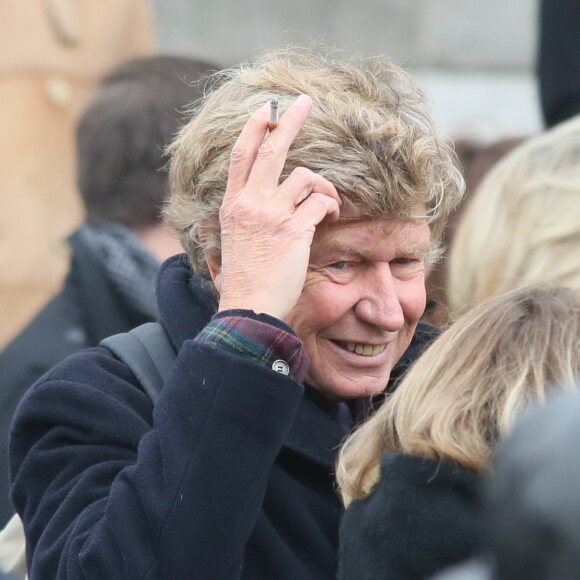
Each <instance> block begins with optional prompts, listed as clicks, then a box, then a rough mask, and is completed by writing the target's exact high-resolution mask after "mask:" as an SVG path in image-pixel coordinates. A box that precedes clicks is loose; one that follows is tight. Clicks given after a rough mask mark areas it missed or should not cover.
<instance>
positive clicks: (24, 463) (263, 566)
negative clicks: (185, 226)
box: [10, 256, 431, 580]
mask: <svg viewBox="0 0 580 580" xmlns="http://www.w3.org/2000/svg"><path fill="white" fill-rule="evenodd" d="M157 294H158V300H159V306H160V312H161V322H162V324H163V325H164V327H165V329H166V330H167V332H168V334H169V336H170V338H171V340H172V342H173V344H174V346H175V347H176V349H177V350H178V352H179V354H178V357H177V361H176V363H175V365H174V368H173V371H172V374H171V376H170V378H169V379H168V380H167V382H166V383H165V385H164V387H163V390H162V392H161V395H160V398H159V401H158V402H157V404H156V406H155V409H153V407H152V404H151V402H150V401H149V399H148V398H147V397H146V395H145V394H144V393H143V392H142V391H141V390H140V389H139V387H138V384H137V383H136V381H135V378H134V376H132V374H131V373H130V372H129V370H128V369H127V368H126V367H125V366H124V365H123V364H122V363H121V362H120V361H119V360H117V359H115V358H114V357H113V356H112V355H111V354H110V353H109V351H107V350H106V349H104V348H103V347H98V348H96V349H90V350H88V351H85V352H83V353H80V354H78V355H75V356H74V357H71V358H69V359H68V360H67V361H65V362H64V363H62V364H61V365H59V366H58V367H57V368H56V369H54V370H52V371H51V372H50V373H49V374H48V375H46V376H45V377H44V378H43V379H42V380H41V381H39V382H38V383H36V385H35V386H34V387H33V388H32V389H31V390H30V391H29V392H28V393H27V395H26V396H25V398H24V400H23V402H22V404H21V406H20V408H19V410H18V412H17V417H16V420H15V425H14V431H13V437H12V442H11V456H10V460H11V471H12V476H13V488H12V491H13V496H12V497H13V501H14V504H15V505H16V507H17V509H18V512H19V513H20V515H21V516H22V517H23V520H24V525H25V529H26V532H27V536H28V550H29V552H28V561H29V566H30V570H31V573H32V578H33V579H34V578H43V579H44V578H51V579H65V578H66V579H71V580H72V579H74V580H81V579H84V578H94V579H97V578H98V579H104V578H106V579H107V580H115V579H117V578H118V579H123V580H131V579H136V578H139V579H141V580H145V579H167V580H169V579H171V580H180V579H184V580H186V579H190V578H200V579H210V580H213V579H221V578H252V579H257V578H264V579H272V578H276V579H281V580H283V579H288V580H290V579H291V580H296V579H298V578H300V579H303V578H304V579H317V578H324V579H330V578H334V577H335V574H336V567H337V545H338V523H339V518H340V516H341V505H340V502H339V499H338V497H337V494H336V492H335V488H334V480H333V469H334V462H335V455H336V449H337V447H338V445H339V444H340V442H341V440H342V438H343V436H344V434H345V433H344V430H343V429H342V428H341V427H340V425H339V424H338V422H337V421H335V420H334V419H333V416H332V409H331V408H329V406H328V404H327V403H325V402H323V401H322V400H321V398H320V397H319V396H318V395H317V393H316V392H315V391H313V390H312V389H311V388H309V387H308V386H306V387H304V386H303V385H301V384H299V383H297V382H295V381H294V380H292V379H290V378H289V377H287V376H284V375H281V374H278V373H275V372H274V371H272V370H271V369H270V368H268V367H266V366H264V365H261V364H259V363H257V362H254V361H252V360H247V359H244V358H242V357H238V356H236V355H232V354H228V353H225V352H224V351H222V350H221V349H218V348H212V347H211V346H210V345H208V344H204V343H199V342H196V341H194V340H192V339H193V338H194V337H195V336H196V335H197V334H198V333H199V331H200V330H201V329H202V328H203V326H204V325H205V324H206V323H207V322H208V321H209V318H210V316H211V314H212V313H213V311H214V309H215V304H214V302H213V299H212V297H211V294H209V293H208V292H206V291H204V290H203V289H202V288H201V284H200V281H199V279H197V278H191V275H190V273H189V269H188V266H187V261H186V259H185V258H184V257H183V256H182V257H176V258H173V259H171V260H169V261H168V262H166V264H165V265H164V266H163V268H162V271H161V274H160V278H159V284H158V289H157ZM421 330H422V331H423V328H422V329H421ZM422 331H421V332H419V333H418V335H417V336H418V338H417V339H416V340H415V343H414V344H413V349H417V348H418V346H419V343H421V342H422V343H425V342H426V341H427V340H428V339H426V338H425V336H424V335H423V332H422ZM427 335H428V337H429V338H430V336H431V333H427Z"/></svg>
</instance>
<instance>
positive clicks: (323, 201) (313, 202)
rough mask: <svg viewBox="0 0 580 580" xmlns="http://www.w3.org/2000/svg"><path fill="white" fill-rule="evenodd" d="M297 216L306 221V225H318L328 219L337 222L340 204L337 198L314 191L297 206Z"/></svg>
mask: <svg viewBox="0 0 580 580" xmlns="http://www.w3.org/2000/svg"><path fill="white" fill-rule="evenodd" d="M295 217H297V218H298V219H301V220H303V221H304V222H305V226H306V227H308V226H314V227H316V226H317V225H318V224H320V222H322V221H324V220H327V221H330V222H335V221H337V220H338V218H339V217H340V205H339V203H338V202H337V201H336V199H334V198H332V197H330V196H328V195H325V194H324V193H319V192H318V191H313V192H312V193H311V194H310V195H309V196H308V197H307V198H306V199H305V200H304V201H303V202H302V203H301V204H300V205H299V206H298V207H297V208H296V213H295Z"/></svg>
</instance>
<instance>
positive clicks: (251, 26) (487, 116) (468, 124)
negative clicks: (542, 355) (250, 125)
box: [152, 0, 539, 140]
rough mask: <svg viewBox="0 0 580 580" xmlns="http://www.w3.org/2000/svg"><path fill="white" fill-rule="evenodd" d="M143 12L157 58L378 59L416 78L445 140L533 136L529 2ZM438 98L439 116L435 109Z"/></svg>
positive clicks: (239, 4)
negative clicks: (333, 53) (268, 52)
mask: <svg viewBox="0 0 580 580" xmlns="http://www.w3.org/2000/svg"><path fill="white" fill-rule="evenodd" d="M152 3H153V7H154V11H155V15H156V20H157V26H158V31H159V38H160V44H161V47H162V49H163V50H165V51H167V52H173V53H181V54H193V55H196V56H199V57H204V58H210V59H213V60H218V61H219V62H220V63H222V64H224V65H228V64H234V63H237V62H239V61H241V60H246V59H251V58H252V56H253V55H255V54H256V52H257V51H259V50H262V49H265V48H271V47H275V46H280V45H281V44H286V43H289V42H297V43H301V44H303V43H309V42H312V41H326V42H330V43H332V44H333V45H336V46H338V47H339V48H347V49H354V50H358V51H360V52H363V53H364V54H368V55H373V54H388V55H390V56H392V57H393V58H394V59H395V60H396V61H397V62H399V63H400V64H402V65H404V66H405V67H406V68H408V69H411V70H412V71H413V72H416V73H417V76H418V78H419V79H420V80H421V81H422V82H423V83H424V85H425V88H426V89H427V91H428V92H430V93H431V94H432V95H433V96H434V99H435V101H436V102H435V111H436V113H437V115H439V116H440V122H441V123H442V124H443V125H444V126H445V127H446V128H447V130H448V131H449V132H451V133H456V134H457V133H461V134H463V133H470V132H471V133H473V134H474V135H476V136H480V137H481V138H482V139H487V140H490V139H494V138H496V137H501V136H503V135H510V134H514V133H516V134H521V133H528V132H532V131H535V130H537V129H538V126H539V120H538V119H539V113H538V110H537V101H536V94H535V79H534V77H533V71H534V59H535V46H536V26H537V10H538V8H537V1H536V0H358V1H356V2H353V1H352V0H350V1H349V0H289V1H287V2H281V1H274V0H271V1H269V2H267V1H265V0H214V1H211V0H209V1H208V0H152ZM462 95H463V98H462ZM440 98H443V99H445V100H446V101H448V102H449V106H447V105H446V103H442V102H439V103H438V102H437V100H438V99H440ZM483 99H485V101H486V103H484V102H483ZM522 99H523V102H522ZM486 107H487V109H486ZM498 113H499V116H498ZM482 114H483V116H482Z"/></svg>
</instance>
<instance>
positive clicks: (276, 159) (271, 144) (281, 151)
mask: <svg viewBox="0 0 580 580" xmlns="http://www.w3.org/2000/svg"><path fill="white" fill-rule="evenodd" d="M311 110H312V99H311V98H310V97H309V96H308V95H300V96H299V97H298V98H297V99H296V101H295V102H294V103H293V104H292V105H291V106H290V107H288V110H287V111H286V112H285V113H284V114H283V115H282V116H281V117H280V122H279V123H278V126H277V127H276V128H275V129H274V130H273V131H272V132H271V133H270V135H269V136H268V138H267V139H266V141H264V143H263V144H262V145H261V146H260V147H259V148H258V150H257V154H256V159H255V161H254V164H253V166H252V169H251V172H250V175H249V177H248V185H249V187H251V188H254V187H258V188H263V189H265V190H266V191H268V190H270V191H273V190H274V189H275V188H276V187H277V185H278V181H279V179H280V174H281V173H282V169H283V168H284V163H286V156H287V154H288V150H289V149H290V146H291V145H292V142H293V141H294V139H295V138H296V135H298V132H299V131H300V129H301V128H302V125H303V124H304V121H305V120H306V118H307V117H308V114H309V113H310V111H311Z"/></svg>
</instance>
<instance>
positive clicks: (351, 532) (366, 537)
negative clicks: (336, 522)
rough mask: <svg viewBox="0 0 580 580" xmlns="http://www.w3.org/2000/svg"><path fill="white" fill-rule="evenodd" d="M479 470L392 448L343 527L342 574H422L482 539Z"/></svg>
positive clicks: (417, 578)
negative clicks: (404, 453) (469, 469)
mask: <svg viewBox="0 0 580 580" xmlns="http://www.w3.org/2000/svg"><path fill="white" fill-rule="evenodd" d="M481 486H482V479H481V476H480V475H478V474H477V473H474V472H472V471H467V470H464V469H462V468H460V467H457V466H455V465H450V464H446V463H440V462H437V461H431V460H429V459H423V458H420V457H415V456H412V455H403V454H399V453H387V454H385V455H384V456H383V458H382V460H381V479H380V480H379V482H378V483H377V485H376V487H375V488H374V489H373V491H372V492H371V494H370V495H369V496H368V497H367V498H365V499H362V500H355V501H353V502H352V503H351V504H350V506H349V508H348V509H347V510H346V512H345V514H344V518H343V521H342V523H341V528H340V556H339V558H340V568H339V574H338V578H339V580H424V579H428V578H431V577H432V576H433V574H435V572H437V571H439V570H441V569H443V568H445V567H447V566H450V565H451V564H455V563H458V562H461V561H463V560H466V559H467V558H470V557H471V556H474V555H475V554H476V553H478V549H479V548H480V547H481V542H482V539H481V533H482V517H481V513H480V511H481Z"/></svg>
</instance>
